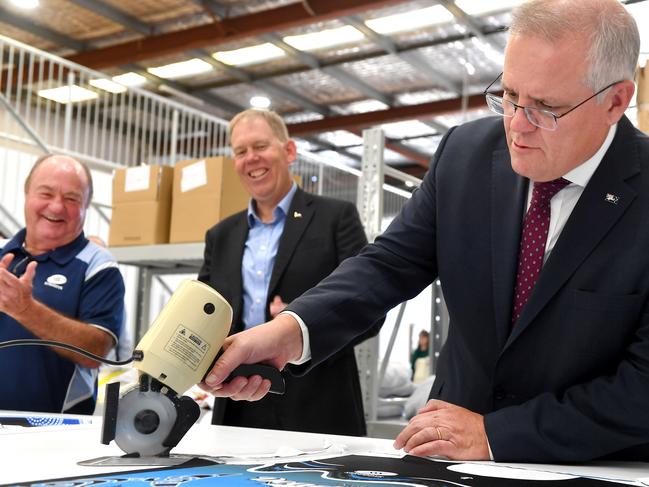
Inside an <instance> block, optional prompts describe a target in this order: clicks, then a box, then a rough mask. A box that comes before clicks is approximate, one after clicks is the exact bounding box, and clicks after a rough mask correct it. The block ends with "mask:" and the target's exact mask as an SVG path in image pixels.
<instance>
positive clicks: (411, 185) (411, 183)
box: [404, 181, 415, 188]
mask: <svg viewBox="0 0 649 487" xmlns="http://www.w3.org/2000/svg"><path fill="white" fill-rule="evenodd" d="M404 184H405V185H406V187H408V188H412V187H413V186H414V185H415V183H413V182H412V181H404Z"/></svg>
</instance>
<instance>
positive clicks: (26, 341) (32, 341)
mask: <svg viewBox="0 0 649 487" xmlns="http://www.w3.org/2000/svg"><path fill="white" fill-rule="evenodd" d="M19 345H39V346H44V347H56V348H63V349H65V350H68V351H71V352H76V353H78V354H80V355H83V356H85V357H88V358H91V359H93V360H96V361H97V362H102V363H104V364H108V365H126V364H130V363H131V362H133V361H134V360H135V361H140V360H142V359H143V358H144V354H143V353H142V351H140V350H134V351H133V355H131V358H129V359H126V360H110V359H107V358H105V357H100V356H99V355H95V354H94V353H91V352H88V351H87V350H84V349H83V348H79V347H76V346H74V345H70V344H68V343H63V342H55V341H53V340H40V339H38V338H23V339H20V340H8V341H6V342H0V348H5V347H16V346H19Z"/></svg>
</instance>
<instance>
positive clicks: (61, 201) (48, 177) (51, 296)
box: [0, 155, 124, 414]
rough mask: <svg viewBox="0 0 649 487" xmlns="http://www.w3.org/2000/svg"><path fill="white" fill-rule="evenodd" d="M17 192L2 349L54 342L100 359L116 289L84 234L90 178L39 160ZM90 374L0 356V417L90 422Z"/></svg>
mask: <svg viewBox="0 0 649 487" xmlns="http://www.w3.org/2000/svg"><path fill="white" fill-rule="evenodd" d="M24 191H25V228H23V229H22V230H20V231H19V232H18V233H17V234H16V235H14V236H13V238H11V240H9V242H7V244H6V245H5V246H4V248H3V249H2V251H0V342H5V341H9V340H16V339H35V338H38V339H42V340H54V341H58V342H64V343H67V344H69V345H74V346H76V347H79V348H82V349H84V350H86V351H88V352H91V353H93V354H95V355H99V356H105V355H106V353H107V352H108V351H109V350H110V349H111V348H112V347H113V346H114V345H115V344H116V343H117V342H118V339H119V333H120V330H121V327H122V317H123V314H124V282H123V280H122V276H121V273H120V272H119V269H118V268H117V263H116V262H115V260H114V259H113V258H112V257H111V255H110V254H109V253H108V252H107V251H106V250H105V249H103V248H102V247H100V246H98V245H96V244H94V243H92V242H89V241H88V240H87V239H86V237H85V236H84V233H83V224H84V220H85V216H86V210H87V208H88V205H89V204H90V201H91V199H92V177H91V174H90V171H89V170H88V168H87V167H86V166H85V165H84V164H82V163H81V162H79V161H77V160H75V159H72V158H70V157H67V156H61V155H47V156H44V157H41V158H40V159H38V160H37V161H36V162H35V164H34V166H33V167H32V169H31V172H30V173H29V175H28V176H27V179H26V181H25V188H24ZM98 366H99V363H98V362H97V361H95V360H92V359H90V358H87V357H85V356H83V355H80V354H78V353H75V352H72V351H69V350H64V349H61V348H53V347H52V348H50V347H45V346H22V347H8V348H2V349H0V370H2V371H3V375H2V379H0V409H6V410H20V411H40V412H54V413H61V412H65V413H76V414H92V412H93V410H94V407H95V395H96V388H95V383H96V375H97V367H98Z"/></svg>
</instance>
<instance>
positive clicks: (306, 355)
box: [280, 311, 311, 365]
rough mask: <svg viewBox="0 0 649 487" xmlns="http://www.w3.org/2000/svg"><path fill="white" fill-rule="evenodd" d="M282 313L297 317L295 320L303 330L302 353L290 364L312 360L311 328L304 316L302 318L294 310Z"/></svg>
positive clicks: (300, 363) (299, 363)
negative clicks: (305, 321) (308, 326)
mask: <svg viewBox="0 0 649 487" xmlns="http://www.w3.org/2000/svg"><path fill="white" fill-rule="evenodd" d="M280 314H281V315H283V314H287V315H291V316H292V317H293V318H295V321H297V323H298V325H300V330H301V331H302V355H301V356H300V358H299V359H297V360H294V361H291V362H289V364H293V365H302V364H303V363H305V362H308V361H309V360H311V343H310V342H309V329H308V328H307V327H306V325H305V324H304V321H303V320H302V318H300V317H299V316H298V315H297V314H295V313H294V312H293V311H282V312H281V313H280Z"/></svg>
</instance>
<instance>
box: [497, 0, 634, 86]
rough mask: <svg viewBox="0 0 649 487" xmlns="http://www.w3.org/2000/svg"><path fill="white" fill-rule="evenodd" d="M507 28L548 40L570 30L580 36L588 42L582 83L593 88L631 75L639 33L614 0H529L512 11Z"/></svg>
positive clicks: (554, 38) (632, 73) (515, 32)
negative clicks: (584, 77)
mask: <svg viewBox="0 0 649 487" xmlns="http://www.w3.org/2000/svg"><path fill="white" fill-rule="evenodd" d="M509 32H510V35H530V34H532V35H537V36H539V37H542V38H544V39H546V40H548V41H550V42H561V40H562V39H563V38H564V37H565V36H566V35H568V34H573V33H577V34H578V35H579V34H580V35H582V36H584V38H585V39H587V41H588V45H589V46H590V48H589V50H588V52H587V53H586V59H587V60H588V71H587V73H586V79H584V84H585V85H586V86H588V87H589V88H590V89H592V90H593V91H594V92H595V91H599V90H601V89H602V88H604V87H605V86H607V85H609V84H612V83H615V82H616V81H622V80H633V79H634V77H635V72H636V68H637V64H638V56H639V54H640V33H639V32H638V26H637V24H636V22H635V20H634V19H633V16H631V14H630V13H629V12H628V11H627V10H626V9H625V8H624V6H622V5H621V4H620V3H619V2H618V1H617V0H531V1H529V2H525V3H523V4H521V5H520V6H519V7H517V8H515V9H514V10H513V11H512V22H511V25H510V28H509ZM602 96H603V95H602Z"/></svg>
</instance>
